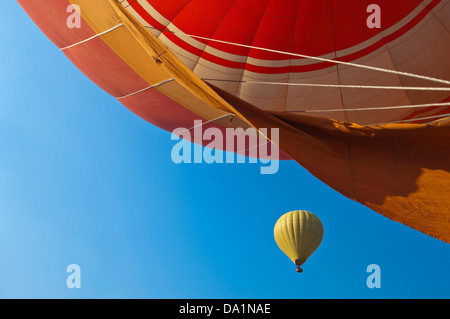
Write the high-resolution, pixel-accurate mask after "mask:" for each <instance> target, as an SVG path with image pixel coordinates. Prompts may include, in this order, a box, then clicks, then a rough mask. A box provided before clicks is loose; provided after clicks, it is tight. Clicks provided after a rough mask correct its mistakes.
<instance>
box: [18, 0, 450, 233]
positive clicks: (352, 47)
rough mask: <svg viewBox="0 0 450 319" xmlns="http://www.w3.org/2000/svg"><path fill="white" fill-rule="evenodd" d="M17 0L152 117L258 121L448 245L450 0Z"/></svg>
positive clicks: (348, 190) (172, 125) (335, 180)
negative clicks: (277, 131)
mask: <svg viewBox="0 0 450 319" xmlns="http://www.w3.org/2000/svg"><path fill="white" fill-rule="evenodd" d="M18 2H19V3H20V4H21V6H22V7H23V8H24V9H25V11H26V12H27V13H28V14H29V15H30V17H31V18H32V19H33V20H34V21H35V23H36V24H37V25H38V26H39V27H40V28H41V30H42V31H43V32H44V33H45V34H46V35H47V36H48V37H49V38H50V39H51V40H52V41H53V42H54V43H55V44H56V45H57V46H58V47H59V48H60V49H61V50H62V51H63V52H64V53H65V54H66V55H67V57H68V58H69V59H71V60H72V61H73V63H74V64H75V65H77V66H78V67H79V68H80V70H82V71H83V72H84V73H85V74H86V75H87V76H88V77H89V78H90V79H91V80H92V81H94V82H95V83H96V84H97V85H99V86H100V87H101V88H103V89H104V90H105V91H107V92H108V93H110V94H111V95H113V96H115V97H116V98H117V99H119V101H120V102H121V103H123V104H124V105H125V106H126V107H128V108H129V109H130V110H132V111H133V112H135V113H136V114H137V115H139V116H141V117H142V118H144V119H145V120H147V121H149V122H151V123H153V124H154V125H157V126H159V127H161V128H163V129H165V130H168V131H172V130H174V129H176V128H179V127H185V128H192V127H193V126H194V120H202V121H203V122H204V124H203V125H200V128H201V130H202V131H204V130H206V129H207V128H210V127H215V128H217V129H220V130H222V132H224V131H225V129H226V128H227V127H232V128H243V129H247V128H250V127H252V128H255V129H257V130H260V133H263V134H260V136H262V139H261V140H263V141H265V142H266V143H268V144H269V145H270V146H271V150H272V151H273V152H277V151H278V148H279V149H280V150H281V158H282V159H288V158H293V159H295V160H296V161H298V162H299V163H300V164H301V165H303V166H304V167H305V168H306V169H308V170H309V171H310V172H311V173H312V174H314V175H315V176H316V177H318V178H320V179H321V180H323V181H324V182H325V183H327V184H328V185H330V186H331V187H333V188H334V189H336V190H337V191H339V192H341V193H342V194H344V195H345V196H347V197H349V198H352V199H354V200H356V201H358V202H361V203H363V204H364V205H366V206H368V207H370V208H372V209H374V210H375V211H377V212H379V213H381V214H383V215H385V216H387V217H389V218H391V219H393V220H396V221H399V222H402V223H404V224H406V225H408V226H411V227H413V228H415V229H418V230H420V231H422V232H424V233H427V234H430V235H432V236H434V237H437V238H439V239H442V240H445V241H450V222H449V220H450V210H449V207H450V173H449V172H450V151H449V150H450V132H449V131H450V124H449V121H448V117H449V116H450V56H449V54H450V33H449V31H450V2H449V1H447V0H397V1H392V0H374V1H370V3H369V2H367V1H360V0H346V1H341V0H331V1H317V0H283V1H280V0H215V1H214V0H164V1H160V0H128V1H115V0H96V1H92V0H70V1H69V0H53V1H45V2H43V1H40V0H18ZM77 17H78V18H77ZM77 19H79V20H77ZM262 128H267V129H273V128H277V129H278V130H279V133H280V136H279V141H278V140H276V139H274V138H273V136H272V135H271V134H270V132H268V133H267V134H266V132H265V131H263V130H261V129H262ZM238 134H244V135H245V132H243V131H241V132H239V133H238ZM224 136H226V135H225V134H224ZM267 139H268V140H270V139H272V141H271V142H272V143H270V142H267ZM194 142H196V143H203V144H208V141H207V142H206V143H205V142H204V141H202V140H195V141H194ZM230 143H231V141H230V140H229V139H226V138H224V140H223V141H222V143H221V144H222V149H225V148H226V147H227V145H230ZM219 144H220V143H219ZM231 144H232V145H231V146H230V147H231V148H230V149H231V150H232V151H234V152H237V153H240V154H244V155H248V156H258V155H260V153H259V152H258V151H257V152H256V153H254V152H251V150H250V148H246V149H239V147H238V146H236V145H234V142H233V143H231ZM274 144H276V145H274ZM261 145H262V144H261V143H260V144H259V145H258V147H256V149H257V150H259V149H260V148H261ZM219 148H221V147H219ZM263 157H264V156H263ZM268 191H270V190H268Z"/></svg>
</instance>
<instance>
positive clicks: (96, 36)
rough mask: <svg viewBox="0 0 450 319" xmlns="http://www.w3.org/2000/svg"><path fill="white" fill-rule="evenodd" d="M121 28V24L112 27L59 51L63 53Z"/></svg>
mask: <svg viewBox="0 0 450 319" xmlns="http://www.w3.org/2000/svg"><path fill="white" fill-rule="evenodd" d="M122 26H123V23H120V24H118V25H116V26H115V27H112V28H111V29H108V30H106V31H103V32H101V33H98V34H96V35H94V36H92V37H90V38H87V39H85V40H83V41H80V42H77V43H74V44H71V45H69V46H66V47H64V48H60V50H61V51H64V50H66V49H69V48H72V47H74V46H77V45H79V44H82V43H85V42H88V41H91V40H92V39H95V38H98V37H100V36H102V35H104V34H106V33H109V32H111V31H113V30H115V29H117V28H120V27H122Z"/></svg>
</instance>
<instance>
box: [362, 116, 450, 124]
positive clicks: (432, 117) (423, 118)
mask: <svg viewBox="0 0 450 319" xmlns="http://www.w3.org/2000/svg"><path fill="white" fill-rule="evenodd" d="M448 116H450V113H447V114H438V115H432V116H426V117H418V118H414V119H408V120H400V121H393V122H384V123H376V124H366V126H375V125H385V124H397V123H408V122H414V121H422V120H431V119H436V118H440V117H448ZM443 121H450V119H442V121H439V122H443ZM433 122H437V121H431V122H427V123H425V124H429V123H433Z"/></svg>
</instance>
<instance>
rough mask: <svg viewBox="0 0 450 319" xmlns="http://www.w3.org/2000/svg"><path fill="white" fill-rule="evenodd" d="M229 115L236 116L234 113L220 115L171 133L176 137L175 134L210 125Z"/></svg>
mask: <svg viewBox="0 0 450 319" xmlns="http://www.w3.org/2000/svg"><path fill="white" fill-rule="evenodd" d="M231 115H232V116H233V117H235V116H236V115H235V114H234V113H227V114H225V115H222V116H219V117H216V118H213V119H211V120H209V121H206V122H202V123H200V124H197V125H194V126H192V127H190V128H186V129H183V130H181V131H177V132H175V131H173V132H172V133H173V134H175V135H177V134H180V133H181V132H187V131H191V130H193V129H194V128H197V127H200V126H203V125H205V124H208V123H211V122H214V121H217V120H220V119H223V118H226V117H228V116H231Z"/></svg>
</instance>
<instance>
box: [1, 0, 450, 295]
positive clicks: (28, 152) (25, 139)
mask: <svg viewBox="0 0 450 319" xmlns="http://www.w3.org/2000/svg"><path fill="white" fill-rule="evenodd" d="M0 21H1V28H0V33H1V39H2V42H3V45H2V50H0V60H1V61H2V64H1V72H0V95H1V102H0V298H289V299H291V298H449V297H450V272H449V269H450V245H448V244H446V243H443V242H441V241H439V240H436V239H433V238H431V237H428V236H426V235H424V234H422V233H420V232H417V231H415V230H412V229H410V228H408V227H406V226H403V225H401V224H398V223H395V222H393V221H390V220H388V219H386V218H384V217H382V216H380V215H378V214H376V213H375V212H373V211H371V210H369V209H368V208H366V207H364V206H362V205H360V204H358V203H355V202H353V201H351V200H349V199H347V198H345V197H343V196H341V195H340V194H338V193H336V192H335V191H333V190H332V189H330V188H329V187H327V186H326V185H325V184H323V183H322V182H320V181H318V180H317V179H315V178H314V177H312V176H311V175H310V174H309V173H308V172H307V171H306V170H304V169H303V168H302V167H301V166H300V165H298V164H297V163H295V162H293V161H289V162H282V163H281V164H280V169H279V171H278V173H277V174H274V175H260V174H259V166H258V165H256V164H214V165H207V164H185V165H183V164H181V165H176V164H174V163H173V162H172V161H171V158H170V151H171V148H172V147H173V145H174V144H175V143H176V142H175V141H172V140H171V139H170V133H168V132H165V131H163V130H161V129H159V128H157V127H154V126H152V125H151V124H148V123H147V122H145V121H144V120H142V119H140V118H139V117H137V116H136V115H134V114H133V113H131V112H130V111H128V110H127V109H126V108H125V107H124V106H122V105H121V104H120V103H119V102H117V101H116V100H115V99H114V98H112V97H110V96H109V95H108V94H106V93H105V92H103V91H102V90H101V89H99V88H98V87H96V86H95V85H94V84H93V83H92V82H91V81H90V80H89V79H87V78H86V77H85V76H84V75H83V74H82V73H81V72H80V71H79V70H78V69H77V68H76V67H74V66H73V65H72V64H71V63H70V61H69V60H68V59H67V58H65V56H64V55H63V54H62V53H61V52H60V51H59V50H58V48H56V47H55V46H54V45H53V44H52V43H51V42H50V41H49V40H48V39H47V38H46V37H45V36H44V35H43V34H42V33H41V32H40V31H39V30H38V28H37V27H36V26H35V25H34V24H33V23H32V22H31V20H30V19H29V18H28V16H27V15H26V14H25V13H24V12H23V11H22V10H21V8H20V7H19V5H18V4H17V3H16V2H15V1H5V3H3V8H2V10H1V11H0ZM296 209H304V210H309V211H311V212H313V213H315V214H316V215H317V216H319V218H320V219H321V220H322V222H323V224H324V228H325V235H324V239H323V242H322V245H321V246H320V247H319V249H318V250H317V251H316V253H315V254H314V255H313V256H312V257H311V258H310V259H309V260H308V261H307V262H306V263H305V265H304V267H303V268H304V273H303V274H297V273H296V272H295V266H294V265H293V263H292V262H291V261H290V260H289V259H288V258H287V257H286V256H285V255H284V254H283V253H282V252H281V251H280V250H279V249H278V247H277V246H276V243H275V241H274V239H273V227H274V225H275V222H276V220H277V219H278V218H279V217H280V216H281V215H282V214H284V213H285V212H288V211H290V210H296ZM69 264H78V265H80V267H81V285H82V287H81V288H80V289H68V288H67V286H66V278H67V276H68V275H69V274H68V273H66V267H67V266H68V265H69ZM370 264H378V265H379V266H380V268H381V288H379V289H369V288H368V287H367V286H366V279H367V277H368V275H369V274H368V273H367V272H366V267H367V266H368V265H370Z"/></svg>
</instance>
